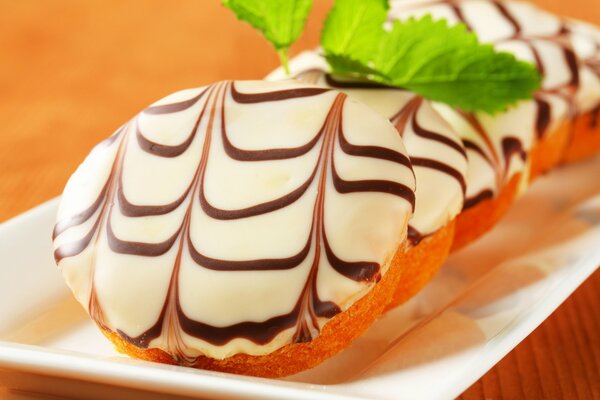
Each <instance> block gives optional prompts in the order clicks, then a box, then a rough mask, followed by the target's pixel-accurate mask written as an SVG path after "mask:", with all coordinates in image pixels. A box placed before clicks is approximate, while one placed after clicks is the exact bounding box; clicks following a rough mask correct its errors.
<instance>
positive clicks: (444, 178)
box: [269, 52, 467, 307]
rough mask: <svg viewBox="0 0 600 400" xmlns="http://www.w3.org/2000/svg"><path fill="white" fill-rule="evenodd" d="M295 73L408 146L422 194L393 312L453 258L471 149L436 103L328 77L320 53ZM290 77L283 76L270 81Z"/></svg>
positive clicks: (296, 65) (305, 57) (299, 61)
mask: <svg viewBox="0 0 600 400" xmlns="http://www.w3.org/2000/svg"><path fill="white" fill-rule="evenodd" d="M290 67H291V70H292V76H293V78H294V79H296V80H299V81H301V82H306V83H312V84H317V85H319V86H322V87H328V88H334V89H337V90H340V91H343V92H344V93H346V94H348V95H349V96H350V97H352V98H355V99H357V100H360V101H362V102H363V103H365V104H367V105H369V106H370V107H371V108H373V109H374V110H375V111H377V112H379V113H380V114H381V115H384V116H385V117H386V118H388V119H389V120H390V121H391V122H392V123H393V124H394V126H395V127H396V129H397V130H398V133H399V135H400V136H401V137H402V139H403V141H404V145H405V146H406V151H407V152H408V155H409V157H410V160H411V163H412V165H413V169H414V172H415V177H416V181H417V190H416V193H415V195H416V204H415V212H414V214H413V216H412V218H411V220H410V222H409V226H408V238H409V245H410V248H409V250H408V252H407V253H406V255H405V256H404V262H403V263H402V264H403V265H405V268H403V269H402V277H401V279H400V282H399V285H398V289H397V290H396V293H395V295H394V299H393V301H392V303H391V304H390V307H394V306H396V305H398V304H401V303H403V302H405V301H406V300H408V299H409V298H410V297H412V296H413V295H414V294H415V293H416V292H417V291H419V290H420V289H421V288H422V287H423V286H424V285H425V284H426V283H427V282H428V281H429V280H430V279H431V278H432V277H433V275H434V274H435V273H436V272H437V270H438V269H439V268H440V267H441V265H442V264H443V263H444V261H445V260H446V258H447V256H448V253H449V251H450V247H451V245H452V240H453V237H454V220H455V217H456V216H457V215H458V214H459V213H460V211H461V210H462V208H463V203H464V195H465V191H466V174H467V156H466V151H465V148H464V146H463V144H462V142H461V140H460V138H459V137H458V136H457V135H456V133H455V132H454V131H453V129H452V128H451V127H450V126H449V125H448V123H447V122H446V121H445V120H444V119H443V118H441V116H440V115H439V114H438V113H437V112H436V111H435V110H434V109H433V107H432V105H431V103H430V102H429V101H427V100H424V99H422V98H421V97H419V96H416V95H415V94H414V93H411V92H408V91H405V90H400V89H393V88H389V87H384V86H379V85H377V84H374V83H368V82H358V81H348V80H345V81H344V80H340V79H339V78H335V77H333V76H331V75H330V74H328V73H326V72H325V71H326V70H327V65H326V63H325V62H324V60H323V59H322V58H321V57H319V56H318V54H317V53H315V52H305V53H302V54H301V55H300V56H298V57H297V58H296V59H294V60H293V61H292V63H291V64H290ZM284 77H285V75H284V74H283V72H282V71H281V70H278V71H277V72H275V73H273V74H272V75H271V76H270V77H269V78H270V79H280V78H284ZM411 267H412V268H411Z"/></svg>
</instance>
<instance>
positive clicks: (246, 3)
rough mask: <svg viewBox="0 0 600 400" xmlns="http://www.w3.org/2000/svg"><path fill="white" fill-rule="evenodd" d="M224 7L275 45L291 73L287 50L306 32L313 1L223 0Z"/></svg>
mask: <svg viewBox="0 0 600 400" xmlns="http://www.w3.org/2000/svg"><path fill="white" fill-rule="evenodd" d="M223 5H224V6H225V7H227V8H229V9H230V10H231V11H233V12H234V13H235V15H236V16H237V17H238V19H240V20H242V21H246V22H248V23H249V24H250V25H252V26H253V27H254V28H256V29H258V30H259V31H260V32H261V33H262V34H263V35H264V36H265V38H266V39H267V40H268V41H269V42H271V44H273V46H274V47H275V49H276V50H277V54H278V55H279V58H280V60H281V64H282V65H283V68H284V69H285V71H286V73H289V68H288V49H289V47H290V45H291V44H292V43H294V42H295V41H296V39H298V37H299V36H300V34H301V33H302V31H303V30H304V26H305V25H306V19H307V17H308V14H309V12H310V9H311V7H312V0H223Z"/></svg>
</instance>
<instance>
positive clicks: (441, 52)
mask: <svg viewBox="0 0 600 400" xmlns="http://www.w3.org/2000/svg"><path fill="white" fill-rule="evenodd" d="M381 3H385V4H384V5H383V6H382V4H381ZM386 18H387V2H384V1H382V0H337V1H336V2H335V5H334V7H333V8H332V10H331V11H330V13H329V14H328V16H327V19H326V21H325V25H324V27H323V31H322V35H321V46H322V47H323V51H324V53H325V57H326V58H327V61H328V62H329V64H330V66H331V69H332V72H333V73H334V74H340V75H350V76H354V77H358V78H363V79H365V78H366V79H369V80H374V81H377V82H380V83H383V84H385V85H389V86H395V87H402V88H405V89H408V90H411V91H413V92H416V93H418V94H420V95H422V96H424V97H426V98H428V99H431V100H435V101H440V102H443V103H446V104H449V105H451V106H454V107H459V108H461V109H463V110H465V111H485V112H489V113H493V112H497V111H501V110H503V109H505V108H506V107H507V106H509V105H511V104H513V103H515V102H517V101H518V100H522V99H529V98H531V97H532V96H533V93H534V91H535V90H536V89H538V88H539V86H540V83H541V77H540V74H539V72H538V71H537V70H536V68H535V67H534V66H533V65H531V64H529V63H526V62H523V61H519V60H517V59H516V58H515V56H514V55H512V54H510V53H504V52H497V51H496V50H494V48H493V47H492V46H491V45H486V44H480V43H479V42H478V40H477V37H476V36H475V35H474V34H473V33H471V32H468V30H467V29H466V27H465V26H464V24H459V25H455V26H452V27H449V26H448V24H447V22H446V21H445V20H439V21H434V20H433V19H432V17H431V16H425V17H423V18H421V19H418V20H417V19H409V20H407V21H398V20H395V21H393V22H390V25H391V26H387V27H385V21H386ZM386 28H388V29H386Z"/></svg>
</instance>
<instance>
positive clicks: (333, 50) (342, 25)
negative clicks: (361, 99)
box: [321, 0, 389, 74]
mask: <svg viewBox="0 0 600 400" xmlns="http://www.w3.org/2000/svg"><path fill="white" fill-rule="evenodd" d="M388 8H389V5H388V2H387V1H386V0H337V1H336V2H335V4H334V6H333V8H332V9H331V11H329V14H328V15H327V19H326V20H325V24H324V25H323V31H322V32H321V46H323V48H324V49H325V50H326V53H325V56H326V58H327V61H328V62H329V63H330V64H332V66H335V69H336V71H338V72H340V71H344V72H347V73H353V72H354V73H358V74H361V73H365V72H368V71H371V70H370V68H368V66H367V65H366V64H367V62H368V60H369V57H371V55H372V53H373V51H376V50H377V46H378V44H379V42H380V40H381V38H382V36H383V35H384V33H385V32H384V31H383V29H382V28H383V24H384V22H385V20H386V18H387V11H388Z"/></svg>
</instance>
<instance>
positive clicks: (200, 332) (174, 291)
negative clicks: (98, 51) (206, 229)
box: [53, 81, 415, 364]
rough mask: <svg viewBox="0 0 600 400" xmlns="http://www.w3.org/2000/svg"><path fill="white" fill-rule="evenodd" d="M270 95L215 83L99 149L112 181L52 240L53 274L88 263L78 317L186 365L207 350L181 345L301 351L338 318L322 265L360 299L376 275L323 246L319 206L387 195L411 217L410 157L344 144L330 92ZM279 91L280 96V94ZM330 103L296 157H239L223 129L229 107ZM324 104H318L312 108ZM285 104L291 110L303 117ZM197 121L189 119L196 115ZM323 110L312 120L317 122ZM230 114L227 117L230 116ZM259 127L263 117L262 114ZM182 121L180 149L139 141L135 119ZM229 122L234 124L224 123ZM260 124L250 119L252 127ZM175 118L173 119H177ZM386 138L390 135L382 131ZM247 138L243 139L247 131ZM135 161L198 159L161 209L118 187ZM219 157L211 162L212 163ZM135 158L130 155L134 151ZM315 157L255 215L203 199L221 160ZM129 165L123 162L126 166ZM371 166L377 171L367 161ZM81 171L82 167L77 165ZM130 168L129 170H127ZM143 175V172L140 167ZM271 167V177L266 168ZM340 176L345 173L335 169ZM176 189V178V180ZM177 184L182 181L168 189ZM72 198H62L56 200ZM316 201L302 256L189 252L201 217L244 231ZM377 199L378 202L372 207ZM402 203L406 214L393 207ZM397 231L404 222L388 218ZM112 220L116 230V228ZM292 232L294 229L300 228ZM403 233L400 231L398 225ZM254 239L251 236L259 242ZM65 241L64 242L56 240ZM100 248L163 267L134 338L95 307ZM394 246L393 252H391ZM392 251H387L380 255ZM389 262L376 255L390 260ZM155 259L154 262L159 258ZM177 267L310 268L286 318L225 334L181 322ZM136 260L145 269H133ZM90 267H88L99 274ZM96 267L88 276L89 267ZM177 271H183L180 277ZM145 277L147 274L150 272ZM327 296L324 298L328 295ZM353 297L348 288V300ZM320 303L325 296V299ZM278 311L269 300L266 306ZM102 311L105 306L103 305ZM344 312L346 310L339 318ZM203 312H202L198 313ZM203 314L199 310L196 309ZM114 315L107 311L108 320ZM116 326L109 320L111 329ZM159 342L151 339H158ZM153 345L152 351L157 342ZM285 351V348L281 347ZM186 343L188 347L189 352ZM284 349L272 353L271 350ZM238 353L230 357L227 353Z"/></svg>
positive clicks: (292, 151) (233, 327) (341, 108)
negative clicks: (356, 171) (136, 234)
mask: <svg viewBox="0 0 600 400" xmlns="http://www.w3.org/2000/svg"><path fill="white" fill-rule="evenodd" d="M269 85H274V86H275V87H276V88H279V90H272V91H265V92H249V91H240V90H239V89H238V87H237V86H238V85H237V84H236V82H229V81H227V82H219V83H216V84H213V85H210V86H208V87H206V88H204V89H202V90H200V91H199V92H198V94H196V95H194V96H192V97H189V98H188V99H185V100H183V101H178V102H173V103H167V104H160V105H155V106H151V107H149V108H147V109H146V110H144V111H143V112H142V113H140V114H139V115H138V116H136V117H135V118H134V119H133V120H132V121H130V122H129V123H128V124H126V125H125V126H124V127H123V128H121V129H120V130H119V131H118V132H117V133H116V134H115V135H114V136H112V137H111V138H110V139H109V140H108V141H106V142H105V143H104V144H103V146H105V147H108V148H113V147H114V146H116V150H115V149H113V151H114V153H115V155H114V158H113V159H112V160H111V161H110V163H109V164H110V173H109V174H108V178H107V180H106V182H105V183H104V184H103V186H102V189H101V190H100V191H99V194H98V195H97V197H96V198H95V200H94V201H93V202H92V204H91V205H89V206H88V207H86V208H84V209H83V211H79V212H75V213H72V214H67V216H65V217H63V218H62V219H60V220H59V221H58V222H57V224H56V226H55V229H54V235H53V237H54V242H55V252H54V255H55V259H56V262H57V264H58V265H59V266H60V267H64V266H65V265H68V264H65V262H67V261H68V260H69V259H72V258H73V257H77V256H82V257H83V253H84V252H86V251H88V253H89V252H91V255H90V257H91V261H90V265H91V267H90V268H91V272H90V282H89V288H90V292H89V294H88V299H89V301H88V303H87V308H88V311H89V312H90V315H91V316H92V318H93V319H94V320H95V321H96V323H97V324H98V325H100V326H101V327H104V328H105V329H109V330H112V331H115V332H118V334H119V335H120V336H121V337H122V338H124V339H125V340H127V341H129V342H131V343H133V344H135V345H137V346H139V347H142V348H148V347H152V346H154V345H155V344H157V345H159V346H160V347H161V348H163V349H164V350H166V351H167V352H168V353H170V354H171V355H172V356H173V357H174V358H175V359H176V360H177V361H178V362H180V363H186V364H193V363H194V361H195V359H196V357H197V356H198V355H199V354H202V352H203V351H206V350H198V349H197V348H195V347H194V345H193V344H190V339H192V342H193V340H195V339H198V340H200V341H202V343H205V345H204V347H202V348H203V349H205V348H206V347H207V346H208V347H209V348H210V347H211V346H213V347H214V346H225V345H227V344H228V343H230V342H232V341H234V340H236V339H244V340H247V341H249V342H251V343H253V344H255V345H258V346H261V345H268V344H270V343H271V342H273V340H274V339H275V338H276V337H277V336H278V335H280V334H282V333H283V332H286V331H289V330H291V332H292V333H291V334H290V339H289V340H288V341H287V342H289V343H300V342H308V341H311V340H312V339H314V338H315V337H317V336H318V334H319V331H320V328H321V326H322V324H323V323H324V322H323V321H326V320H328V319H331V318H332V317H334V316H335V315H337V314H338V313H340V312H341V311H342V305H341V304H337V303H336V302H334V301H330V300H324V299H323V298H322V297H321V295H320V290H321V289H320V288H321V285H322V283H321V282H320V281H319V279H320V278H319V275H320V274H321V273H323V272H322V269H323V268H324V267H323V266H324V265H328V266H329V267H330V268H332V269H333V270H334V271H335V273H337V274H339V275H338V278H335V279H338V280H339V279H341V280H348V281H351V282H355V284H354V285H358V286H357V287H360V288H363V289H361V290H364V288H365V287H366V288H370V287H372V285H373V284H375V283H376V282H378V281H379V279H380V278H381V276H382V274H383V273H385V269H384V268H383V267H384V265H382V263H381V261H377V260H370V259H364V260H356V259H346V258H345V257H344V256H343V255H342V254H340V252H339V250H338V249H337V248H336V245H335V242H332V241H331V237H330V235H331V234H332V233H331V232H334V233H335V230H333V231H332V227H331V226H329V227H328V226H327V222H326V220H327V216H326V208H327V207H326V203H327V197H328V196H331V195H332V191H334V192H335V193H337V195H338V196H339V195H347V194H348V195H353V194H365V195H366V194H369V193H372V194H379V195H378V196H384V197H385V196H392V197H393V198H395V199H397V200H392V199H390V198H388V199H387V200H386V201H393V203H394V204H396V205H395V206H394V207H399V208H397V210H404V211H403V212H404V218H405V219H407V216H408V215H409V214H410V210H411V209H412V208H414V205H415V195H414V179H413V172H412V169H411V164H410V161H409V159H408V157H407V156H406V155H405V154H403V148H402V147H401V146H400V148H391V147H387V146H383V145H379V144H374V143H373V144H361V145H359V144H355V143H353V142H352V141H351V140H350V139H349V138H348V137H347V134H346V129H347V128H346V125H345V124H346V122H345V121H346V120H347V119H346V118H345V114H344V113H345V112H346V111H345V110H346V108H347V102H348V99H347V97H346V95H345V94H342V93H338V94H335V92H332V91H331V90H329V89H324V88H319V87H307V86H306V85H304V86H301V85H287V87H284V88H283V89H280V86H281V85H275V84H269ZM284 86H285V85H284ZM319 96H329V97H328V98H332V99H333V100H332V102H331V103H330V106H329V110H328V111H327V113H326V115H325V117H324V120H323V123H322V125H321V127H320V129H319V130H318V131H316V132H315V134H314V135H313V136H312V138H310V140H309V141H308V142H306V143H305V144H302V145H299V146H296V147H281V148H266V149H245V148H242V147H240V146H237V145H236V144H234V142H233V141H232V139H231V137H230V132H229V129H230V122H229V120H230V119H231V118H232V117H231V116H229V115H228V112H230V111H231V110H233V108H234V106H235V107H257V106H260V105H261V103H282V102H292V101H293V102H298V101H301V100H302V99H303V98H307V100H306V102H312V101H313V100H312V99H313V98H317V97H319ZM321 101H323V100H321ZM295 104H296V103H294V104H290V107H306V106H305V105H304V104H307V103H302V104H300V105H295ZM194 110H196V111H194ZM325 111H326V110H320V112H325ZM231 112H234V111H231ZM261 112H262V113H263V114H262V118H265V116H266V115H267V114H268V113H267V112H266V111H261ZM181 113H185V115H188V116H189V115H194V114H195V117H194V121H193V123H192V124H191V126H192V128H191V129H190V130H188V131H187V134H186V135H185V137H184V139H183V140H182V141H181V142H180V143H179V144H164V143H161V142H159V141H157V140H156V139H153V138H152V136H151V134H148V133H146V132H145V131H144V128H143V126H144V124H143V121H144V120H143V118H146V117H147V116H153V118H160V117H163V116H169V117H171V118H173V117H174V115H179V114H181ZM233 117H235V115H234V116H233ZM260 117H261V116H260V115H259V117H258V118H260ZM182 118H183V117H182ZM388 129H390V130H391V129H392V127H391V126H390V128H388ZM248 133H249V134H250V133H251V132H248ZM136 145H137V147H138V148H139V150H141V151H142V152H143V153H145V154H146V156H144V157H151V158H152V159H153V160H155V161H156V162H162V161H160V159H163V160H169V159H177V158H182V157H187V156H189V154H190V152H193V151H196V150H195V149H198V150H199V151H200V154H199V161H198V162H197V163H196V165H195V171H194V172H193V176H192V179H191V181H190V182H189V184H188V185H187V187H186V188H185V190H184V191H183V192H182V193H181V194H180V195H179V196H177V198H176V199H175V200H174V201H171V202H167V203H165V204H158V205H157V204H136V202H134V201H133V200H132V199H130V198H129V197H128V195H127V190H128V187H127V182H128V181H127V179H128V178H127V177H126V176H125V174H126V173H127V172H128V171H127V169H128V168H131V166H132V164H127V163H126V162H125V160H126V159H127V158H128V157H129V152H131V151H133V150H134V149H133V148H132V147H131V146H136ZM215 152H217V153H222V154H219V155H218V156H217V155H216V154H214V153H215ZM134 153H135V152H134ZM312 154H314V155H315V156H316V162H315V164H314V166H313V167H312V171H310V173H309V175H308V178H307V179H306V180H305V181H304V182H302V183H301V184H300V185H298V186H297V187H296V188H294V189H292V190H290V191H289V192H288V193H285V194H283V195H280V196H278V197H276V198H274V199H271V200H267V201H260V202H258V203H256V204H253V205H251V206H247V207H241V208H231V207H220V206H218V205H217V203H216V202H215V201H214V196H213V197H211V196H210V195H209V193H207V191H208V190H209V188H208V187H207V174H208V173H209V172H210V168H211V162H212V161H211V160H213V159H215V157H220V156H223V155H226V156H227V157H229V159H230V160H233V161H235V162H241V163H252V165H255V164H259V163H266V162H270V163H277V162H281V161H285V160H293V159H297V158H301V157H308V156H311V155H312ZM342 156H343V157H352V158H356V159H361V160H378V161H377V162H385V163H389V164H390V165H395V166H396V167H395V168H396V169H397V171H402V172H398V173H396V175H395V177H396V178H397V179H393V180H392V179H389V178H387V176H389V173H386V177H382V178H377V177H374V178H372V179H363V178H360V179H348V178H346V177H345V174H343V173H342V172H341V171H340V170H339V169H338V165H337V164H338V162H339V158H340V157H342ZM131 157H133V155H131ZM374 162H375V161H374ZM84 164H85V163H84ZM134 168H135V167H134ZM142 168H143V167H142ZM271 168H277V167H276V164H273V166H272V167H271ZM342 169H343V168H342ZM174 178H175V177H174ZM178 179H183V178H178ZM69 194H70V193H69V192H68V190H66V192H65V196H68V195H69ZM311 196H314V202H313V206H312V213H311V217H310V228H309V229H308V236H307V237H306V239H305V242H304V245H303V246H302V247H301V249H300V250H299V251H298V252H296V253H294V254H290V255H289V256H285V257H267V258H256V259H236V258H235V257H236V253H233V254H232V256H233V257H234V258H233V259H223V258H220V257H214V256H211V255H209V254H206V253H205V252H204V250H202V249H203V248H204V247H205V246H203V245H200V246H199V243H198V239H197V238H196V237H195V233H194V232H198V230H202V229H203V227H202V226H198V225H197V224H198V221H199V220H198V218H199V217H200V216H199V214H203V215H204V216H203V217H202V218H209V220H214V221H221V222H220V223H223V224H227V223H230V221H237V220H252V219H253V218H257V217H260V216H263V215H267V214H269V215H275V214H277V213H281V212H282V211H284V210H286V209H288V208H290V207H292V206H295V204H296V203H299V202H300V201H304V202H306V201H310V199H311V198H312V197H311ZM378 198H379V197H378ZM399 204H404V205H399ZM166 216H168V217H169V218H180V221H181V222H180V224H179V225H178V226H177V227H176V229H175V230H174V232H172V233H171V234H170V235H168V237H167V238H166V239H164V240H161V241H158V242H155V241H145V240H130V239H126V238H125V237H122V236H121V235H122V233H121V229H122V228H120V227H119V226H122V224H123V223H124V222H123V221H122V220H121V219H122V218H123V217H125V218H126V220H131V221H134V222H139V221H143V220H144V219H145V218H164V217H166ZM398 219H399V220H402V214H400V215H398ZM115 221H120V222H119V224H118V225H115ZM298 222H299V223H302V221H298ZM86 225H91V228H89V230H88V231H87V232H86V233H85V235H83V237H79V238H77V237H76V236H77V235H76V234H71V235H69V232H70V230H73V229H75V230H78V229H83V228H85V226H86ZM399 226H401V223H399ZM257 234H258V233H257ZM63 235H66V236H65V237H63ZM103 241H106V243H107V247H108V249H109V250H110V252H111V253H112V254H113V255H114V256H119V255H121V256H122V257H139V258H143V259H145V260H149V261H150V260H151V259H161V260H163V259H164V260H165V261H164V262H167V261H166V260H171V261H169V263H172V266H171V273H170V274H169V275H170V278H169V283H168V288H167V289H166V292H165V293H166V294H165V298H164V301H163V302H162V307H161V308H160V312H159V313H158V317H157V319H156V320H155V322H154V323H152V324H151V326H149V327H148V328H147V329H145V330H143V332H141V333H136V334H131V333H130V332H129V331H128V330H127V329H124V327H122V326H120V325H119V324H118V323H115V322H114V321H115V317H114V316H113V317H109V315H108V314H107V313H106V309H105V308H104V307H103V304H104V303H106V302H107V299H106V298H103V296H104V295H103V294H102V293H100V292H98V291H97V290H96V282H95V276H96V272H95V269H96V268H101V266H102V264H101V263H100V260H99V259H97V257H99V255H98V254H100V256H104V254H105V253H103V251H104V250H103V247H102V245H101V243H102V242H103ZM396 245H397V243H396ZM387 251H388V252H393V251H394V249H388V250H387ZM390 256H391V254H386V255H384V256H383V260H382V261H385V260H389V257H390ZM161 257H162V258H161ZM186 260H191V261H192V262H193V264H192V265H193V268H201V269H205V270H210V271H215V272H218V273H233V272H236V271H237V272H253V273H265V272H273V273H274V272H282V271H294V270H296V269H298V268H301V267H302V266H303V265H305V264H306V265H308V266H309V267H308V268H307V274H306V276H304V278H303V279H304V283H303V284H302V285H301V290H300V292H299V295H298V297H297V300H296V302H295V304H294V306H293V308H292V309H291V310H289V311H288V312H285V313H281V314H277V315H272V316H269V317H268V318H266V319H264V320H260V321H254V320H248V321H238V322H235V323H227V324H213V323H209V322H206V321H202V320H198V319H197V318H194V317H193V316H191V315H190V312H189V310H190V305H189V302H188V303H187V305H186V304H185V303H184V302H183V301H182V293H183V292H182V290H183V289H182V287H181V285H182V284H183V283H182V282H184V281H182V280H181V279H182V278H181V276H182V273H183V272H182V271H183V269H184V268H190V266H189V265H188V264H189V263H188V264H186V262H187V261H186ZM142 261H143V260H142ZM97 263H98V264H97ZM96 264H97V265H96ZM184 264H185V266H184ZM148 268H149V267H148ZM332 289H333V288H332ZM355 290H356V289H355ZM329 296H330V295H329ZM275 301H277V300H275ZM108 303H110V301H108ZM347 306H349V305H348V304H345V305H344V308H345V307H347ZM197 307H199V309H202V307H203V306H202V305H198V306H197ZM205 307H209V305H206V306H205ZM112 311H114V310H112ZM116 319H118V318H116ZM158 339H160V340H158ZM157 340H158V341H157ZM287 342H286V343H287ZM194 343H195V342H194ZM286 343H281V344H279V345H278V346H279V347H281V346H282V345H285V344H286ZM236 351H238V350H233V353H235V352H236Z"/></svg>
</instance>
